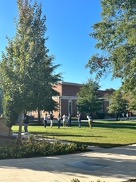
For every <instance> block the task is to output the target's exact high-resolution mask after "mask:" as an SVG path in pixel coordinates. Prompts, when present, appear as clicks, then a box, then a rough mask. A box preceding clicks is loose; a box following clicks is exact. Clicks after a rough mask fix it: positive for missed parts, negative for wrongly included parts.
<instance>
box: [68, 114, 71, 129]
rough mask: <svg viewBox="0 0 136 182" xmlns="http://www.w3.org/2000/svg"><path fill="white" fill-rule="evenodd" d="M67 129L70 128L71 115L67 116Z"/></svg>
mask: <svg viewBox="0 0 136 182" xmlns="http://www.w3.org/2000/svg"><path fill="white" fill-rule="evenodd" d="M68 127H71V114H70V113H69V115H68Z"/></svg>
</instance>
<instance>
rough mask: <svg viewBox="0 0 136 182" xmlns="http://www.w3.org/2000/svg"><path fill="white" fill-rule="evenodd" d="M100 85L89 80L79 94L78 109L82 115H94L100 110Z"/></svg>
mask: <svg viewBox="0 0 136 182" xmlns="http://www.w3.org/2000/svg"><path fill="white" fill-rule="evenodd" d="M98 89H99V85H98V84H97V83H96V82H93V81H92V80H88V82H87V83H86V84H84V85H83V87H82V88H81V90H80V91H79V93H78V94H77V107H78V110H79V111H80V112H81V113H85V114H87V113H88V114H93V113H96V112H97V111H99V110H100V108H101V102H100V100H99V97H98V92H97V91H98Z"/></svg>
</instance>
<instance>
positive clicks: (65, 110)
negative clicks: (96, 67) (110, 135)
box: [33, 82, 114, 118]
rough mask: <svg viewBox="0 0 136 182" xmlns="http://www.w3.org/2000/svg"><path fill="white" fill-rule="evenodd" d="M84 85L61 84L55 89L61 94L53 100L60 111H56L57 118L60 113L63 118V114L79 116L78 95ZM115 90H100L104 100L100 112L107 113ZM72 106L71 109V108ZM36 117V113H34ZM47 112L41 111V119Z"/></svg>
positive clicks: (54, 113) (100, 95)
mask: <svg viewBox="0 0 136 182" xmlns="http://www.w3.org/2000/svg"><path fill="white" fill-rule="evenodd" d="M82 86H83V85H82V84H76V83H69V82H60V83H59V84H58V85H57V86H55V87H54V89H55V90H56V91H58V92H59V93H60V95H59V96H57V97H54V98H53V99H54V100H55V101H56V102H58V105H59V107H58V111H54V112H53V115H54V117H55V118H57V117H58V115H59V113H60V114H61V116H62V115H63V114H67V115H68V114H69V113H71V115H72V116H76V115H77V105H76V102H77V93H78V92H79V91H80V89H81V88H82ZM113 91H114V90H105V91H102V90H99V91H98V94H99V97H100V98H101V99H103V106H102V109H101V111H100V112H102V113H107V112H108V106H109V102H110V95H112V93H113ZM70 106H71V107H70ZM33 114H34V115H35V116H36V115H37V114H36V112H34V113H33ZM44 114H45V112H42V111H41V117H43V116H44Z"/></svg>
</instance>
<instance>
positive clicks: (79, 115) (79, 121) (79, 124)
mask: <svg viewBox="0 0 136 182" xmlns="http://www.w3.org/2000/svg"><path fill="white" fill-rule="evenodd" d="M77 120H78V127H79V128H81V113H80V112H78V113H77Z"/></svg>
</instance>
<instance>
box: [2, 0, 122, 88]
mask: <svg viewBox="0 0 136 182" xmlns="http://www.w3.org/2000/svg"><path fill="white" fill-rule="evenodd" d="M38 2H39V3H41V4H42V10H43V14H44V15H46V18H47V20H46V26H47V32H46V35H45V36H48V37H49V39H48V41H47V47H48V48H49V50H50V51H49V54H50V55H53V56H54V57H55V59H54V62H55V64H61V66H60V67H59V69H58V70H57V71H58V72H61V73H62V76H63V81H65V82H74V83H85V82H86V81H87V80H88V78H90V77H93V75H90V74H89V70H88V69H86V68H85V65H86V64H87V62H88V60H89V59H90V57H91V56H92V55H93V54H95V53H97V52H98V50H96V48H95V44H96V40H94V39H93V38H91V37H90V36H89V34H90V33H91V32H92V26H93V24H95V23H97V22H99V21H101V11H102V9H101V4H100V0H38ZM17 15H18V8H17V1H16V0H5V1H1V6H0V57H1V52H2V51H4V50H5V46H6V45H7V40H6V36H8V37H10V38H12V37H14V35H15V32H16V29H15V23H14V18H15V17H17ZM100 86H101V89H106V88H114V89H118V88H119V87H120V81H119V80H114V81H111V76H110V75H108V76H107V77H106V78H103V79H101V82H100Z"/></svg>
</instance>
